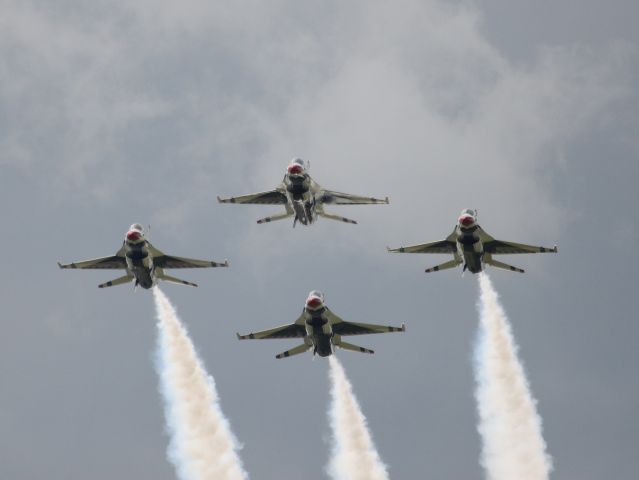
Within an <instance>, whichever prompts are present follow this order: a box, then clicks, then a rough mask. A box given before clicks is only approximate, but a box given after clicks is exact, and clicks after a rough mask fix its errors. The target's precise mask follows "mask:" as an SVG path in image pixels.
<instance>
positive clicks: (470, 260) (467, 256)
mask: <svg viewBox="0 0 639 480" xmlns="http://www.w3.org/2000/svg"><path fill="white" fill-rule="evenodd" d="M464 264H465V265H466V269H467V270H468V271H469V272H471V273H479V272H481V271H482V264H481V255H480V254H479V253H477V252H475V251H474V250H472V249H471V250H470V251H464Z"/></svg>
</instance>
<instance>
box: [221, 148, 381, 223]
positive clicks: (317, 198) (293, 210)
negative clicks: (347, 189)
mask: <svg viewBox="0 0 639 480" xmlns="http://www.w3.org/2000/svg"><path fill="white" fill-rule="evenodd" d="M308 170H309V165H308V164H307V163H305V162H304V160H302V159H300V158H296V159H294V160H293V161H292V162H291V164H290V165H289V166H288V168H287V172H286V174H285V175H284V180H282V183H281V184H280V185H279V186H277V187H276V188H275V189H274V190H269V191H267V192H261V193H253V194H250V195H243V196H241V197H230V198H220V197H217V200H218V202H220V203H253V204H261V205H284V208H285V212H284V213H281V214H278V215H273V216H270V217H266V218H262V219H260V220H258V221H257V223H268V222H274V221H276V220H284V219H286V218H289V217H294V219H293V226H295V224H296V223H297V222H299V223H301V224H302V225H310V224H312V223H314V222H315V221H316V220H317V218H318V217H323V218H328V219H331V220H338V221H340V222H346V223H353V224H355V223H357V222H356V221H355V220H351V219H349V218H345V217H341V216H339V215H333V214H331V213H327V212H326V211H325V210H324V205H327V204H328V205H367V204H379V203H385V204H388V197H386V198H384V199H379V198H373V197H362V196H358V195H350V194H348V193H339V192H334V191H332V190H325V189H323V188H322V187H321V186H319V185H318V184H317V183H316V182H315V181H314V180H313V179H312V178H311V176H310V175H309V173H308Z"/></svg>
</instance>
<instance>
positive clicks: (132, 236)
mask: <svg viewBox="0 0 639 480" xmlns="http://www.w3.org/2000/svg"><path fill="white" fill-rule="evenodd" d="M124 256H125V259H126V270H127V272H128V273H130V274H131V275H133V276H134V277H135V284H136V286H137V285H139V286H140V287H142V288H144V289H147V290H148V289H149V288H151V287H153V285H155V280H154V278H153V256H152V255H149V249H148V242H147V241H146V239H145V238H144V233H143V232H142V230H141V229H135V228H133V227H132V228H131V229H130V230H129V231H128V232H127V234H126V237H125V239H124Z"/></svg>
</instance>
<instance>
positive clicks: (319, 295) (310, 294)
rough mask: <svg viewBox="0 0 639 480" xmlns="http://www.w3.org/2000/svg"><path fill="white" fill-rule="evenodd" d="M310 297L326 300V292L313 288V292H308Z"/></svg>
mask: <svg viewBox="0 0 639 480" xmlns="http://www.w3.org/2000/svg"><path fill="white" fill-rule="evenodd" d="M308 296H309V297H319V298H321V299H322V300H324V294H323V293H322V292H320V291H319V290H313V291H312V292H311V293H309V294H308Z"/></svg>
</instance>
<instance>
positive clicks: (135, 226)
mask: <svg viewBox="0 0 639 480" xmlns="http://www.w3.org/2000/svg"><path fill="white" fill-rule="evenodd" d="M129 230H135V231H137V232H140V233H142V231H143V230H144V229H143V228H142V225H140V224H139V223H134V224H133V225H131V226H130V227H129Z"/></svg>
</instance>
